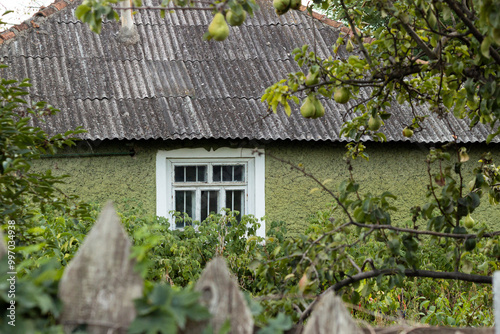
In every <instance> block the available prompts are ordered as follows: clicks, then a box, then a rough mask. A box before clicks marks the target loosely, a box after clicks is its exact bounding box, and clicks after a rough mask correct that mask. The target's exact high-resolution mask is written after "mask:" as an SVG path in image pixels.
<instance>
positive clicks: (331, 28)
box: [0, 0, 489, 143]
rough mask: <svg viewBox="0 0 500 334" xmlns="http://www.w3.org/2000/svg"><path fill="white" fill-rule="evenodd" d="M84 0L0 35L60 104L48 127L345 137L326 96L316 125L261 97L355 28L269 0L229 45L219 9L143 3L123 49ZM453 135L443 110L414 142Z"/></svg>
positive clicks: (36, 85)
mask: <svg viewBox="0 0 500 334" xmlns="http://www.w3.org/2000/svg"><path fill="white" fill-rule="evenodd" d="M158 1H159V0H156V1H155V0H144V1H143V3H144V5H146V6H147V5H157V3H158ZM80 2H81V0H58V1H56V2H55V3H54V4H53V5H51V6H49V7H48V8H45V9H44V10H41V11H40V12H39V13H37V14H35V17H34V18H32V19H30V20H28V21H26V22H25V23H23V24H22V25H19V26H17V27H14V28H11V29H10V30H9V31H6V32H4V33H2V34H0V42H1V43H0V44H1V45H0V60H1V62H2V63H4V64H7V65H9V67H8V68H7V69H2V70H1V71H0V75H2V76H3V77H8V78H12V77H14V78H17V79H22V78H26V77H29V78H31V81H32V84H33V86H32V87H31V88H30V89H29V91H30V96H31V98H33V99H34V100H45V101H48V102H49V103H50V104H52V105H54V106H56V107H58V108H60V109H61V111H62V112H61V113H59V114H58V115H57V116H55V117H50V118H48V119H47V121H46V123H45V124H43V123H38V122H37V123H36V125H37V126H41V127H42V128H44V129H45V130H46V131H48V132H49V133H57V132H61V131H66V130H68V129H73V128H75V127H77V126H83V127H84V128H85V129H87V130H88V133H86V134H84V135H82V137H83V138H84V139H90V140H96V139H195V138H197V139H200V138H225V139H227V138H231V139H237V138H241V139H243V138H247V139H257V140H277V139H290V140H322V141H344V140H345V138H340V137H339V133H340V129H341V124H342V119H349V116H348V115H346V114H347V113H346V111H347V109H348V108H349V106H350V105H340V104H337V103H335V102H334V101H333V100H323V104H324V106H325V109H326V116H325V117H323V118H320V119H316V120H308V119H305V118H303V117H302V116H301V115H300V113H299V111H298V106H296V107H295V108H293V111H292V116H291V117H287V116H286V115H285V113H284V111H283V110H280V111H279V112H278V114H277V115H276V114H272V115H269V116H268V117H265V116H266V107H265V105H264V103H261V102H260V98H261V96H262V94H263V92H264V90H265V88H266V87H268V86H270V85H271V84H273V83H275V82H277V81H279V80H281V79H283V78H285V77H286V74H287V73H289V72H294V71H298V70H300V68H299V67H298V66H297V65H296V64H295V62H294V61H293V56H292V55H291V51H292V50H293V49H294V48H296V47H301V46H302V45H303V44H313V43H314V41H315V42H316V49H317V53H318V54H319V55H320V56H329V55H330V54H331V46H332V44H333V43H334V42H335V41H336V40H337V38H338V35H339V33H340V29H342V30H344V31H346V29H347V28H346V27H339V26H340V24H339V23H337V22H334V21H331V20H328V19H325V18H322V17H319V18H320V19H321V20H317V19H312V18H311V17H310V16H308V15H306V14H305V13H302V12H297V11H290V12H289V13H287V14H286V15H283V16H280V17H279V16H277V15H276V14H275V13H274V10H273V8H272V2H271V1H268V0H258V3H259V5H260V10H259V11H258V12H257V13H256V15H255V16H254V17H253V18H250V19H248V20H247V22H246V23H245V24H244V25H243V26H241V27H231V28H230V29H231V33H230V35H229V37H228V39H227V40H226V41H224V42H222V43H221V42H215V41H209V42H206V41H203V40H202V36H203V34H204V33H205V32H206V31H207V27H208V24H209V23H210V20H211V18H212V16H211V14H210V13H207V12H204V11H184V10H179V11H175V12H174V13H171V14H168V13H167V15H166V17H165V18H164V19H162V18H161V17H160V15H159V12H157V11H144V10H141V11H139V13H138V14H137V15H135V16H134V20H135V25H136V27H137V30H138V32H139V35H140V42H139V43H138V44H135V45H132V46H126V45H124V44H121V43H119V42H118V41H117V39H116V35H117V32H118V30H119V23H117V22H105V23H104V24H103V29H102V33H101V34H100V35H97V34H95V33H93V32H91V31H90V30H89V28H88V27H87V26H86V25H84V24H82V23H81V22H80V21H78V20H76V19H75V17H74V10H75V8H76V6H77V5H79V4H80ZM315 16H316V18H318V15H315ZM344 52H345V50H341V51H340V53H341V55H342V56H345V53H344ZM365 95H366V94H365ZM391 111H392V112H393V117H392V118H391V120H390V121H389V122H386V128H387V131H386V134H387V139H388V140H389V141H403V140H406V141H408V140H410V139H407V138H404V137H403V136H402V134H401V129H402V124H408V123H410V121H411V119H412V118H413V116H412V114H411V113H410V110H409V108H401V107H400V106H394V107H393V108H392V110H391ZM449 121H450V123H451V125H452V127H453V128H454V129H456V130H457V135H458V137H459V140H460V141H461V142H483V141H484V140H485V138H486V136H487V135H488V133H489V131H488V130H487V128H486V127H484V126H482V125H479V126H476V127H475V128H474V129H473V130H472V131H469V130H468V125H467V123H466V121H463V120H456V119H454V118H450V120H449ZM451 139H452V133H451V132H450V130H449V129H448V126H447V125H446V122H444V121H443V120H439V119H437V118H435V117H434V118H432V119H431V120H430V121H429V122H427V123H426V127H425V130H424V131H422V132H420V133H416V134H415V136H414V137H413V138H412V139H411V140H410V141H413V142H415V141H417V142H428V143H433V142H447V141H450V140H451Z"/></svg>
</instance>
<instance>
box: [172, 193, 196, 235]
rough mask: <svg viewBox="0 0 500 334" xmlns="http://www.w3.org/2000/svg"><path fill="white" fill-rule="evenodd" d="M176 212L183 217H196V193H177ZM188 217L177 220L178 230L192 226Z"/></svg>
mask: <svg viewBox="0 0 500 334" xmlns="http://www.w3.org/2000/svg"><path fill="white" fill-rule="evenodd" d="M175 211H179V212H181V213H182V217H184V214H186V215H187V216H189V217H191V218H192V217H193V215H194V191H176V192H175ZM186 218H187V217H184V218H180V219H177V221H176V222H175V226H176V228H183V227H185V226H187V225H190V224H191V223H190V222H189V220H188V219H186Z"/></svg>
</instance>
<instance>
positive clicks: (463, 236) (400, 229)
mask: <svg viewBox="0 0 500 334" xmlns="http://www.w3.org/2000/svg"><path fill="white" fill-rule="evenodd" d="M351 223H352V224H353V225H355V226H358V227H363V228H370V229H375V230H392V231H396V232H405V233H414V234H422V235H433V236H436V237H444V238H452V239H470V238H477V237H478V235H477V234H455V233H442V232H434V231H420V230H414V229H411V228H403V227H396V226H392V225H369V224H361V223H357V222H355V221H351ZM498 235H500V231H495V232H491V233H484V234H482V235H481V238H483V237H485V238H492V237H496V236H498Z"/></svg>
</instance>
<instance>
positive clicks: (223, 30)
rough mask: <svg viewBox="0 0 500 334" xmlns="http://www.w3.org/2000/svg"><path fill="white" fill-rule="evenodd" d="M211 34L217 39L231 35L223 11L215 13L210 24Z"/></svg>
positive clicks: (220, 39)
mask: <svg viewBox="0 0 500 334" xmlns="http://www.w3.org/2000/svg"><path fill="white" fill-rule="evenodd" d="M208 32H209V34H210V36H212V38H213V39H215V40H216V41H223V40H225V39H226V38H227V36H228V35H229V27H228V25H227V23H226V20H225V19H224V15H223V14H222V13H217V14H215V16H214V18H213V20H212V22H211V23H210V25H209V26H208Z"/></svg>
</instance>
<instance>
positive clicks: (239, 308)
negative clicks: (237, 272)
mask: <svg viewBox="0 0 500 334" xmlns="http://www.w3.org/2000/svg"><path fill="white" fill-rule="evenodd" d="M195 290H197V291H199V292H201V297H200V303H201V304H202V305H203V306H205V307H206V308H207V309H208V311H209V312H210V314H212V318H211V319H210V322H209V326H210V327H212V330H213V333H219V330H220V329H221V327H222V326H223V325H224V323H225V322H226V321H229V322H230V324H231V333H238V334H252V333H253V317H252V313H251V312H250V309H249V307H248V305H247V302H246V301H245V297H244V296H243V293H241V291H240V289H239V287H238V284H237V283H236V280H235V278H234V277H231V273H230V271H229V269H228V268H227V265H226V261H225V260H224V259H223V258H220V257H217V258H215V259H213V260H212V261H210V262H209V263H208V264H207V266H206V268H205V270H203V273H202V274H201V276H200V278H199V279H198V282H196V287H195ZM205 325H206V323H198V324H197V323H189V324H188V326H187V329H186V331H185V332H184V333H185V334H198V333H201V332H202V331H203V328H204V327H205Z"/></svg>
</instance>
